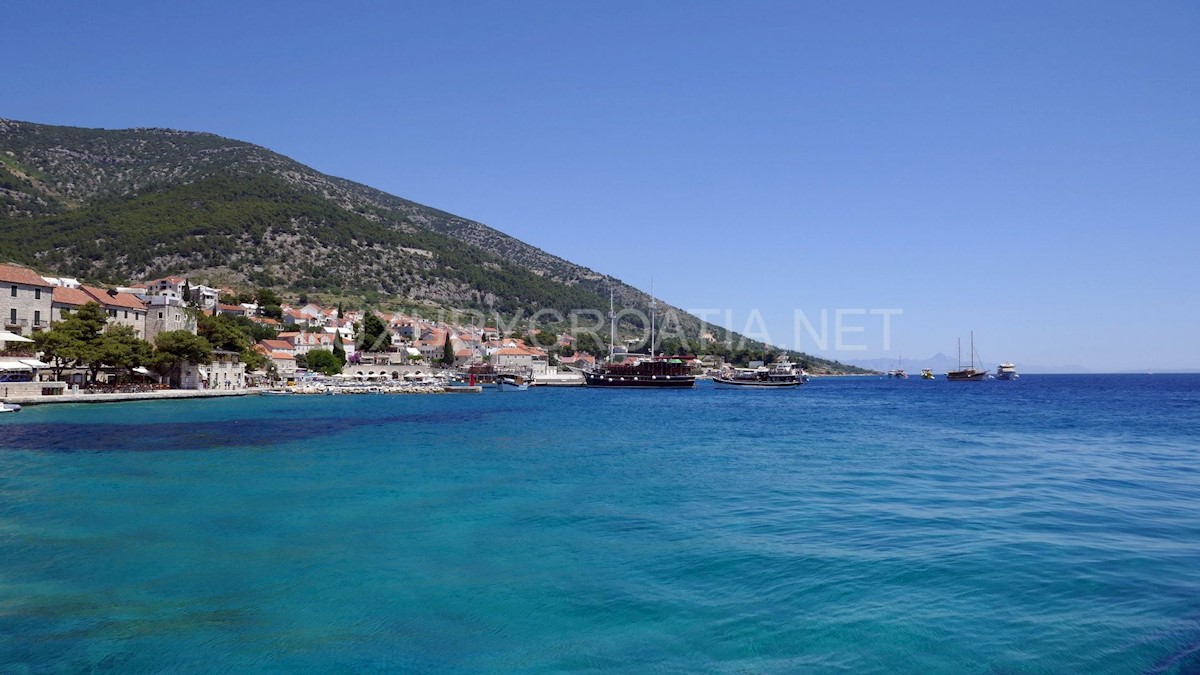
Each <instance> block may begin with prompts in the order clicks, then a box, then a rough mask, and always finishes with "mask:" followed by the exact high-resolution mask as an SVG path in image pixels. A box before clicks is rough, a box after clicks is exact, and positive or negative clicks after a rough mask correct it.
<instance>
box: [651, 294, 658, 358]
mask: <svg viewBox="0 0 1200 675" xmlns="http://www.w3.org/2000/svg"><path fill="white" fill-rule="evenodd" d="M657 308H658V302H657V301H655V300H654V277H650V358H651V359H653V358H654V310H655V309H657Z"/></svg>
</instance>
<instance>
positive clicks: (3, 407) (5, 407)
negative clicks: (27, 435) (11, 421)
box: [0, 403, 21, 413]
mask: <svg viewBox="0 0 1200 675" xmlns="http://www.w3.org/2000/svg"><path fill="white" fill-rule="evenodd" d="M6 412H21V406H19V405H17V404H16V403H0V413H6Z"/></svg>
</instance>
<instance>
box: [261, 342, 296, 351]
mask: <svg viewBox="0 0 1200 675" xmlns="http://www.w3.org/2000/svg"><path fill="white" fill-rule="evenodd" d="M258 344H260V345H262V346H264V347H266V348H267V349H270V350H271V351H278V350H280V349H285V350H290V349H292V343H290V342H288V341H287V340H259V341H258Z"/></svg>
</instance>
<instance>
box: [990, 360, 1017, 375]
mask: <svg viewBox="0 0 1200 675" xmlns="http://www.w3.org/2000/svg"><path fill="white" fill-rule="evenodd" d="M1018 377H1020V375H1018V374H1017V367H1016V366H1015V365H1013V364H1012V362H1011V361H1005V362H1004V363H1001V364H1000V366H999V367H998V368H996V379H997V380H1015V379H1017V378H1018Z"/></svg>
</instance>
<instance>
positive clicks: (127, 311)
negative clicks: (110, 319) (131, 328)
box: [125, 310, 129, 319]
mask: <svg viewBox="0 0 1200 675" xmlns="http://www.w3.org/2000/svg"><path fill="white" fill-rule="evenodd" d="M125 318H126V319H128V318H129V310H125Z"/></svg>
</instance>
